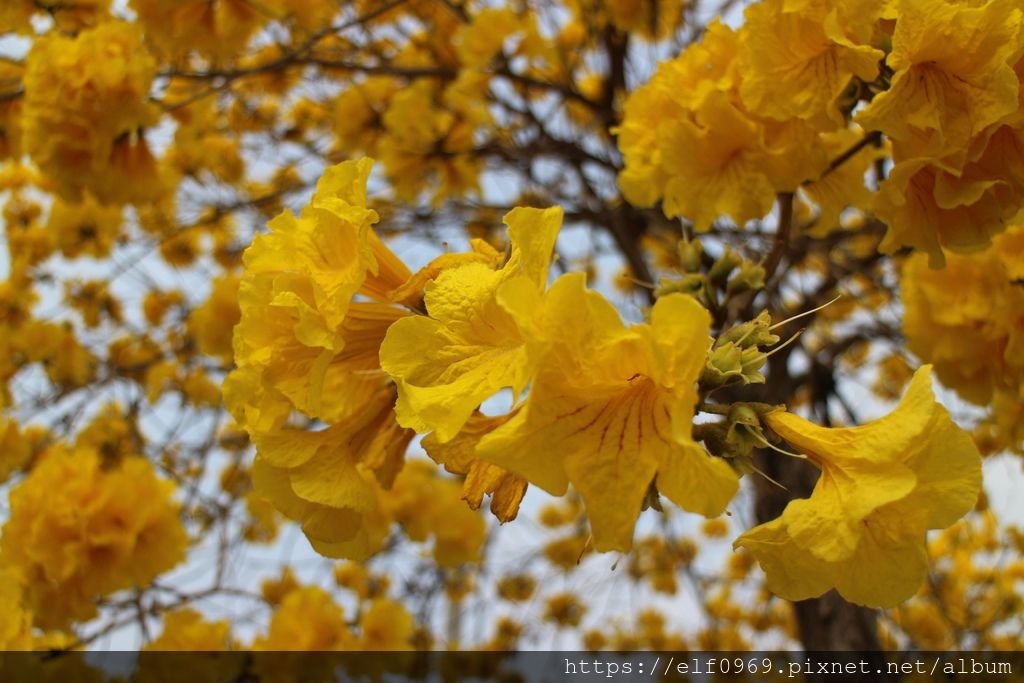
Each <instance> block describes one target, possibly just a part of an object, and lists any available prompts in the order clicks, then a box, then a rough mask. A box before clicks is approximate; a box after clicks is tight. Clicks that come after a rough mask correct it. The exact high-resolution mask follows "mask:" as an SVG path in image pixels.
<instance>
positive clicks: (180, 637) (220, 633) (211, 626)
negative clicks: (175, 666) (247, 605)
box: [143, 607, 232, 665]
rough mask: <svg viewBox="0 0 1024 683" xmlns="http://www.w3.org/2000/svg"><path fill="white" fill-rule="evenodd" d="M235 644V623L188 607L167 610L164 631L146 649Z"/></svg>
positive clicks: (208, 648)
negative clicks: (232, 632)
mask: <svg viewBox="0 0 1024 683" xmlns="http://www.w3.org/2000/svg"><path fill="white" fill-rule="evenodd" d="M231 646H232V641H231V624H230V623H229V622H228V621H227V620H226V619H220V620H217V621H207V620H206V619H204V618H203V615H202V614H200V613H199V612H197V611H195V610H193V609H189V608H187V607H186V608H182V609H177V610H175V611H173V612H168V613H167V614H165V615H164V628H163V632H162V633H161V634H160V635H159V636H158V637H156V638H154V639H153V640H151V641H150V642H149V643H147V644H146V646H145V647H144V648H143V649H144V650H150V651H156V652H197V651H200V652H216V651H220V650H227V649H229V648H230V647H231ZM179 665H180V662H179Z"/></svg>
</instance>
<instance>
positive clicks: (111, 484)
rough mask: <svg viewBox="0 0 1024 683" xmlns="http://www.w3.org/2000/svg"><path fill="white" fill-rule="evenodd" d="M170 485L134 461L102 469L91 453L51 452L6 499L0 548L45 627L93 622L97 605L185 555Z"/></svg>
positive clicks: (147, 466) (141, 461)
mask: <svg viewBox="0 0 1024 683" xmlns="http://www.w3.org/2000/svg"><path fill="white" fill-rule="evenodd" d="M172 491H173V486H172V485H171V484H170V483H169V482H167V481H163V480H161V479H158V478H157V477H156V474H155V473H154V471H153V467H152V465H151V464H150V463H149V461H148V460H145V459H143V458H141V457H137V456H135V457H130V458H126V459H124V460H123V461H122V462H121V464H120V465H119V466H117V467H115V468H112V469H103V468H102V467H101V461H100V458H99V456H98V455H97V453H96V452H95V451H92V450H88V449H76V450H75V451H69V450H67V449H66V448H64V447H55V448H53V449H52V450H51V451H50V452H48V453H47V454H46V455H45V456H44V457H43V458H42V459H41V461H40V462H39V463H38V464H37V465H36V466H35V467H34V468H33V469H32V472H31V474H30V475H29V476H28V477H27V478H26V479H25V480H24V481H23V482H22V483H21V484H19V485H18V486H16V487H15V488H14V489H12V491H11V494H10V501H11V502H10V504H11V508H10V510H11V512H10V518H9V519H8V521H7V523H6V524H5V525H4V527H3V536H2V538H0V546H2V548H3V554H4V562H5V564H6V566H7V567H9V568H10V569H11V570H13V571H15V572H16V573H17V574H18V575H19V576H21V577H22V579H23V581H24V583H25V590H26V597H27V602H28V604H30V605H31V606H32V608H33V611H34V612H35V613H36V615H37V620H38V623H39V625H40V626H42V627H44V628H49V627H55V628H65V627H67V626H68V625H69V624H70V623H71V622H73V621H82V620H87V619H90V618H92V617H93V616H95V614H96V605H95V602H96V600H97V599H98V598H101V597H104V596H106V595H108V594H110V593H112V592H114V591H117V590H121V589H124V588H130V587H132V586H146V585H148V584H149V582H150V581H152V580H153V579H154V578H155V577H156V576H157V575H159V574H160V573H162V572H164V571H166V570H168V569H170V568H171V567H173V566H174V565H176V564H177V563H178V562H180V561H181V560H182V559H184V556H185V549H186V546H187V543H188V538H187V536H186V534H185V530H184V528H183V527H182V525H181V520H180V519H179V516H178V505H177V504H176V503H175V502H174V501H173V500H172V499H171V493H172Z"/></svg>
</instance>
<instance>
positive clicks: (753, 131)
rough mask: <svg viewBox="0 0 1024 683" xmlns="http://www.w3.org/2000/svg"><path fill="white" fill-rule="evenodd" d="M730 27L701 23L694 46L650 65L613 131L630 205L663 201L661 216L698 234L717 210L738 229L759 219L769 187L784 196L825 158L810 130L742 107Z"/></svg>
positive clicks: (768, 202) (767, 204)
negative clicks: (684, 221)
mask: <svg viewBox="0 0 1024 683" xmlns="http://www.w3.org/2000/svg"><path fill="white" fill-rule="evenodd" d="M739 50H740V41H739V38H738V35H737V33H736V32H735V31H733V30H732V29H730V28H728V27H727V26H725V25H724V24H721V23H720V22H713V23H711V24H710V25H709V26H708V30H707V33H706V34H705V36H704V37H703V38H702V40H701V42H700V43H694V44H693V45H691V46H690V47H688V48H687V50H686V51H684V52H683V53H682V54H681V55H680V56H679V57H677V58H676V59H674V60H671V61H669V62H665V63H662V64H661V65H659V67H658V70H657V72H656V73H655V74H654V76H653V77H652V78H651V80H650V82H649V83H647V84H645V85H643V86H641V87H640V88H637V89H636V91H634V92H633V93H631V94H630V96H629V98H628V99H627V100H626V103H625V106H624V113H623V118H622V124H621V125H620V126H618V127H617V128H615V129H614V130H613V132H614V133H616V134H617V135H618V137H619V149H620V150H621V151H622V155H623V157H624V160H625V168H624V169H623V170H622V172H621V173H620V174H619V186H620V188H621V189H622V193H623V196H624V197H625V198H626V199H627V200H628V201H629V202H630V203H632V204H634V205H636V206H651V205H653V204H654V203H655V202H657V201H658V200H659V199H664V204H663V210H664V212H665V215H666V216H669V217H676V216H682V217H685V218H688V219H690V220H691V221H693V225H694V227H695V228H696V229H697V230H707V229H708V228H710V226H711V224H712V223H713V222H714V221H715V220H716V219H717V218H718V217H719V216H728V217H729V218H731V219H732V221H733V222H735V223H736V224H738V225H743V224H744V223H745V222H747V221H749V220H752V219H756V218H761V217H763V216H765V215H766V214H767V213H768V212H769V211H770V210H771V207H772V203H773V202H774V201H775V196H776V194H777V193H778V192H794V191H795V190H796V189H797V188H798V187H799V185H800V184H801V183H802V182H804V181H805V180H809V179H811V178H814V177H816V176H817V175H819V174H820V173H821V171H823V170H824V169H825V167H826V166H827V163H828V160H827V159H826V157H825V154H824V148H823V147H822V145H821V144H820V141H819V139H818V133H817V131H816V130H815V129H814V128H813V127H812V126H811V125H810V124H809V123H808V122H807V121H804V120H802V119H800V118H796V117H790V118H786V119H785V120H778V119H772V118H767V117H764V116H762V115H761V114H760V113H759V112H757V113H755V110H752V109H748V108H747V107H746V106H744V103H743V101H742V99H741V97H740V94H741V92H742V86H743V83H744V82H745V81H744V77H743V71H742V69H741V68H740V67H741V63H740V60H739V57H738V55H739Z"/></svg>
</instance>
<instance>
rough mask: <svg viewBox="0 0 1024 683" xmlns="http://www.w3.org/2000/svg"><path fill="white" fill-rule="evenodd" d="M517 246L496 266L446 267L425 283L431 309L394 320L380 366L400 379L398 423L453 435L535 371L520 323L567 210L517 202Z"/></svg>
mask: <svg viewBox="0 0 1024 683" xmlns="http://www.w3.org/2000/svg"><path fill="white" fill-rule="evenodd" d="M505 223H506V224H507V225H508V233H509V240H510V241H511V244H512V252H511V256H510V257H509V260H508V262H507V263H506V264H505V265H504V266H503V267H502V268H500V269H498V270H495V269H493V268H491V267H490V266H489V265H487V264H484V263H478V262H470V263H465V264H463V265H461V266H457V267H453V268H449V269H447V270H445V271H444V272H442V273H441V274H440V275H439V276H438V277H437V278H436V279H435V280H434V281H433V282H432V283H430V284H429V285H428V286H427V288H426V296H425V298H424V303H425V304H426V309H427V313H428V316H415V317H408V318H405V319H403V320H399V321H397V322H396V323H395V324H394V325H392V326H391V327H390V329H389V330H388V333H387V337H386V338H385V339H384V343H383V345H382V346H381V351H380V361H381V367H382V368H384V370H385V371H386V372H387V373H388V374H389V375H391V376H392V377H393V378H394V379H395V382H396V383H397V385H398V403H397V404H396V406H395V412H396V414H397V415H398V421H399V423H400V424H402V425H403V426H406V427H410V428H412V429H415V430H416V431H417V432H419V433H425V432H434V435H435V438H436V439H437V440H438V441H439V442H442V443H443V442H445V441H449V440H451V439H453V438H454V437H455V435H456V434H458V433H459V430H460V429H462V426H463V425H464V424H465V423H466V420H468V419H469V417H470V415H472V414H473V411H474V410H476V409H477V408H478V407H479V406H480V404H481V403H483V402H484V401H485V400H486V399H488V398H490V397H491V396H493V395H494V394H496V393H497V392H498V391H500V390H501V389H504V388H511V389H512V390H513V391H514V392H515V393H516V394H517V395H518V394H519V393H521V392H522V391H523V389H524V388H525V387H526V384H527V382H529V380H530V377H531V375H532V363H531V360H530V356H529V354H528V353H527V338H528V336H529V334H530V333H529V331H528V330H524V329H523V325H524V324H526V320H527V319H528V318H529V315H526V316H520V315H519V314H518V313H517V311H521V310H525V311H529V310H531V307H533V306H535V305H536V304H537V302H539V301H540V298H541V294H542V292H543V291H544V287H545V285H546V283H547V277H548V266H549V264H550V261H551V254H552V251H553V249H554V246H555V239H556V237H557V236H558V231H559V229H560V228H561V224H562V210H561V209H559V208H551V209H543V210H541V209H524V208H520V209H513V210H512V211H510V212H509V213H508V215H507V216H506V217H505Z"/></svg>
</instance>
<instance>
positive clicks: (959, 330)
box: [901, 226, 1024, 448]
mask: <svg viewBox="0 0 1024 683" xmlns="http://www.w3.org/2000/svg"><path fill="white" fill-rule="evenodd" d="M1022 278H1024V228H1022V227H1020V226H1014V227H1011V228H1009V229H1008V230H1007V231H1006V232H1005V233H1003V234H1001V235H998V236H997V237H996V238H995V239H993V243H992V246H991V247H989V248H987V249H985V250H984V251H981V252H978V253H975V254H970V255H958V254H950V255H949V256H948V257H947V260H946V266H945V268H943V269H942V270H931V269H929V268H928V263H927V259H926V258H925V257H924V256H923V255H920V254H915V255H913V256H912V257H911V258H909V259H908V260H907V262H906V263H905V264H904V266H903V272H902V280H901V282H902V293H903V302H904V306H905V313H904V316H903V330H904V332H905V334H906V336H907V347H908V348H909V349H910V350H911V351H912V352H914V353H915V354H917V355H918V356H919V357H920V358H922V359H923V360H924V361H926V362H928V363H933V364H934V365H935V372H936V374H937V375H938V376H939V379H940V380H942V383H943V384H945V385H946V386H948V387H950V388H951V389H955V390H956V391H957V393H959V394H960V395H961V396H962V397H964V398H965V399H967V400H968V401H971V402H972V403H976V404H978V405H991V406H992V409H993V411H994V422H995V426H996V427H999V426H1000V425H1003V428H999V429H997V431H998V432H999V433H1002V434H1003V437H1004V438H1002V439H1000V441H1001V443H1000V444H999V446H1001V447H1013V448H1020V447H1021V436H1019V435H1018V436H1016V437H1014V432H1015V431H1017V428H1016V427H1014V423H1019V420H1018V419H1017V415H1019V411H1020V408H1019V403H1020V401H1021V400H1022V399H1024V359H1022V350H1024V346H1022V344H1024V287H1021V281H1022V280H1021V279H1022Z"/></svg>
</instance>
